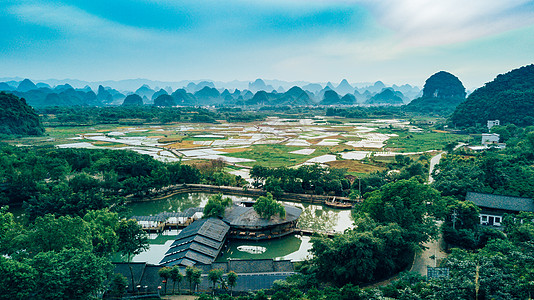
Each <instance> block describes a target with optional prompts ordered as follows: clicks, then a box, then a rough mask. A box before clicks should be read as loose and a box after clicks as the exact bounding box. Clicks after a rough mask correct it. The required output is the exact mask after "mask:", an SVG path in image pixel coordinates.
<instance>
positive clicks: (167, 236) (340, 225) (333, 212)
mask: <svg viewBox="0 0 534 300" xmlns="http://www.w3.org/2000/svg"><path fill="white" fill-rule="evenodd" d="M211 195H212V194H207V193H190V194H177V195H173V196H170V197H168V198H164V199H158V200H154V201H146V202H135V203H129V204H128V205H127V206H128V208H129V209H130V213H129V214H128V216H133V215H138V216H139V215H141V216H147V215H156V214H159V213H161V212H179V211H184V210H186V209H188V208H190V207H199V206H200V207H203V206H205V205H206V203H207V201H208V198H209V197H210V196H211ZM225 197H226V196H225ZM228 197H230V198H231V199H232V201H243V200H249V201H250V200H253V199H254V198H251V197H240V196H228ZM285 204H288V205H293V206H296V207H299V208H301V209H302V210H303V211H302V214H301V217H300V220H299V223H298V226H299V227H300V228H303V229H312V230H317V231H335V232H343V231H344V230H345V229H347V228H351V227H352V226H353V220H352V217H351V214H350V210H339V209H332V208H329V207H325V206H322V205H310V204H302V203H294V202H285ZM179 232H180V231H179V230H172V231H165V232H163V233H162V234H151V235H150V239H149V243H150V249H149V250H148V251H146V252H143V253H141V254H140V255H137V256H135V257H134V258H133V261H136V262H148V263H152V264H158V263H159V262H160V261H161V259H162V258H163V256H164V254H165V252H166V251H167V250H168V249H169V247H170V245H171V244H172V242H173V241H174V239H175V238H176V236H177V235H178V233H179ZM239 247H241V250H243V249H249V250H250V249H262V251H252V250H251V251H248V252H247V251H240V250H239V249H238V248H239ZM251 247H252V248H251ZM260 247H261V248H260ZM311 247H312V244H311V242H310V237H308V236H300V235H292V236H286V237H284V238H281V239H276V240H271V241H258V242H251V241H239V240H231V241H229V242H228V244H227V246H226V248H225V249H224V250H223V251H222V252H221V255H220V256H219V258H218V259H217V261H226V260H228V259H261V258H273V259H289V260H303V259H305V258H306V257H308V256H309V250H310V249H311ZM263 248H265V251H263ZM116 260H120V258H116Z"/></svg>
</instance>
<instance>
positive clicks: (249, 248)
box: [237, 245, 267, 254]
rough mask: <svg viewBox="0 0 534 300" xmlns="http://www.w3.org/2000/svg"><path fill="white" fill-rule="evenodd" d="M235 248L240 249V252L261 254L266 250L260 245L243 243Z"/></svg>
mask: <svg viewBox="0 0 534 300" xmlns="http://www.w3.org/2000/svg"><path fill="white" fill-rule="evenodd" d="M237 250H239V251H242V252H247V253H250V254H262V253H264V252H265V251H267V248H265V247H261V246H247V245H243V246H237Z"/></svg>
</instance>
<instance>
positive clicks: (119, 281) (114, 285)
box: [109, 273, 128, 299]
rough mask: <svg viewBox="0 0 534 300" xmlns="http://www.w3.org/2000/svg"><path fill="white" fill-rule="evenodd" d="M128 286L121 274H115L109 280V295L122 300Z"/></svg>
mask: <svg viewBox="0 0 534 300" xmlns="http://www.w3.org/2000/svg"><path fill="white" fill-rule="evenodd" d="M127 286H128V279H126V277H124V275H122V274H118V273H117V274H115V275H113V278H112V279H111V283H110V284H109V288H110V290H111V295H113V296H114V297H118V298H120V299H122V296H123V295H124V293H125V292H126V287H127Z"/></svg>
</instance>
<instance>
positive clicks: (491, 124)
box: [488, 120, 501, 130]
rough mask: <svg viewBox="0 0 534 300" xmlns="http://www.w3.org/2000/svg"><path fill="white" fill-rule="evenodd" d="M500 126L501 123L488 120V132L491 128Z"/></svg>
mask: <svg viewBox="0 0 534 300" xmlns="http://www.w3.org/2000/svg"><path fill="white" fill-rule="evenodd" d="M499 125H501V121H499V120H488V130H490V129H491V127H493V126H499Z"/></svg>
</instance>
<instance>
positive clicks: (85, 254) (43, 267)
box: [32, 249, 113, 299]
mask: <svg viewBox="0 0 534 300" xmlns="http://www.w3.org/2000/svg"><path fill="white" fill-rule="evenodd" d="M32 266H33V268H34V269H35V271H36V272H37V274H39V275H38V276H36V277H35V289H34V292H35V294H36V295H37V298H38V299H89V298H92V297H94V296H96V294H97V292H99V291H102V290H103V288H104V282H105V280H106V279H107V278H108V276H109V274H110V273H111V270H112V268H113V267H112V265H111V263H110V262H109V260H108V259H105V258H100V257H97V256H96V255H94V254H93V253H91V252H89V251H82V250H79V249H63V250H61V251H59V252H54V251H49V252H41V253H39V254H37V255H36V256H35V257H34V258H33V259H32Z"/></svg>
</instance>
